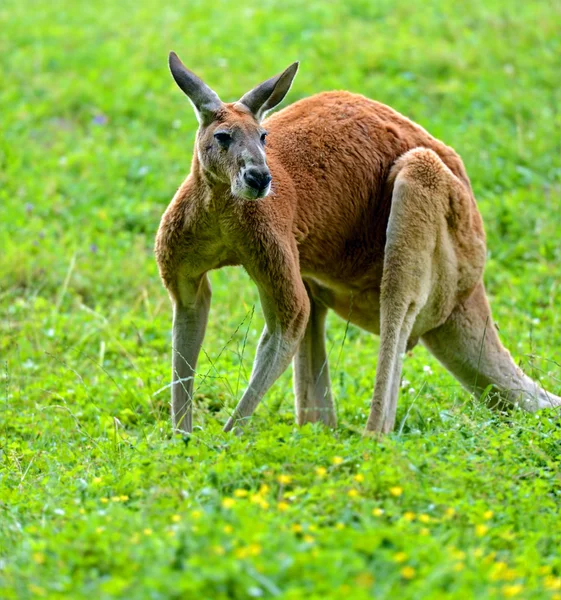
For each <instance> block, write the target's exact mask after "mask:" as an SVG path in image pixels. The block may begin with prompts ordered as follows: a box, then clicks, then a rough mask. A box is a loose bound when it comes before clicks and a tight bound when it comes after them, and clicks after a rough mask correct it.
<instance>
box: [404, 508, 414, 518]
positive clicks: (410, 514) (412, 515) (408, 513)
mask: <svg viewBox="0 0 561 600" xmlns="http://www.w3.org/2000/svg"><path fill="white" fill-rule="evenodd" d="M403 518H404V519H405V520H406V521H414V520H415V513H414V512H411V511H410V510H408V511H406V512H404V513H403Z"/></svg>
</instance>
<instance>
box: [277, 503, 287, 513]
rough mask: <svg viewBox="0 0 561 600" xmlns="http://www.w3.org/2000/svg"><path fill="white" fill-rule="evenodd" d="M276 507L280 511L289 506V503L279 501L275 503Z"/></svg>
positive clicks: (285, 509)
mask: <svg viewBox="0 0 561 600" xmlns="http://www.w3.org/2000/svg"><path fill="white" fill-rule="evenodd" d="M277 508H278V509H279V510H280V511H281V512H285V511H287V510H288V509H289V508H290V504H288V502H282V501H281V502H279V503H278V504H277Z"/></svg>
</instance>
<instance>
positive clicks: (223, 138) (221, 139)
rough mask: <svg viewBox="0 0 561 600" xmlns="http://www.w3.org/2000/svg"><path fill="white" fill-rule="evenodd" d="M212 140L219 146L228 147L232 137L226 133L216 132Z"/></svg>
mask: <svg viewBox="0 0 561 600" xmlns="http://www.w3.org/2000/svg"><path fill="white" fill-rule="evenodd" d="M214 139H215V140H216V141H217V142H218V143H219V144H220V145H221V146H228V145H229V144H230V142H231V141H232V135H231V134H229V133H228V132H227V131H217V132H216V133H215V134H214Z"/></svg>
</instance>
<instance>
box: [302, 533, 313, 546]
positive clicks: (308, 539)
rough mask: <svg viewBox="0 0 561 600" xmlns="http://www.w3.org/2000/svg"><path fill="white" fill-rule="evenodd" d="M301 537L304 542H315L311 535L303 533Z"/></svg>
mask: <svg viewBox="0 0 561 600" xmlns="http://www.w3.org/2000/svg"><path fill="white" fill-rule="evenodd" d="M302 539H303V540H304V541H305V542H306V544H313V543H314V542H315V540H314V538H313V537H312V536H311V535H305V536H304V537H303V538H302Z"/></svg>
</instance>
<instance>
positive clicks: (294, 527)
mask: <svg viewBox="0 0 561 600" xmlns="http://www.w3.org/2000/svg"><path fill="white" fill-rule="evenodd" d="M290 530H291V531H292V532H293V533H302V525H300V524H299V523H293V524H292V526H291V528H290Z"/></svg>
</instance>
